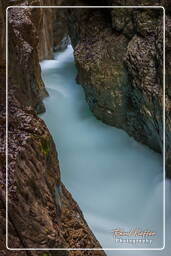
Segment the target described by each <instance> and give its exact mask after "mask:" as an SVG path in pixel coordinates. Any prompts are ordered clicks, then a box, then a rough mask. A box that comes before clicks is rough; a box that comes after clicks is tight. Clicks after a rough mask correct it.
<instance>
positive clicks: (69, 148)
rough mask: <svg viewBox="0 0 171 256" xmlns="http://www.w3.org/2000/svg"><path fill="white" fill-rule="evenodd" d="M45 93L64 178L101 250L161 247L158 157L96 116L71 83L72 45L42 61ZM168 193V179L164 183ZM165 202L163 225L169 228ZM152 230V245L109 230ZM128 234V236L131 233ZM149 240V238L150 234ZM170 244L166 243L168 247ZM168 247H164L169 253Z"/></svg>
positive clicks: (47, 119)
mask: <svg viewBox="0 0 171 256" xmlns="http://www.w3.org/2000/svg"><path fill="white" fill-rule="evenodd" d="M41 69H42V78H43V80H44V83H45V86H46V89H47V91H48V93H49V97H47V98H46V99H45V100H44V104H45V107H46V112H45V113H44V114H41V115H40V116H41V118H42V119H43V120H44V121H45V122H46V124H47V126H48V128H49V130H50V132H51V134H52V136H53V138H54V141H55V143H56V147H57V151H58V158H59V164H60V170H61V176H62V181H63V183H64V184H65V185H66V187H67V188H68V190H69V191H70V192H71V193H72V195H73V197H74V199H75V200H76V201H77V202H78V204H79V206H80V208H81V209H82V211H83V213H84V216H85V219H86V220H87V223H88V225H89V226H90V228H91V229H92V231H93V232H94V234H95V236H96V238H97V239H98V240H99V242H100V243H101V245H102V246H103V248H125V247H127V248H137V247H140V248H141V247H145V248H161V247H163V193H162V191H163V181H162V157H161V155H159V154H158V153H155V152H154V151H152V150H150V149H149V148H148V147H146V146H144V145H141V144H140V143H138V142H136V141H135V140H134V139H133V138H132V137H129V136H128V135H127V133H126V132H124V131H123V130H120V129H117V128H114V127H111V126H108V125H106V124H104V123H102V122H101V121H99V120H97V119H96V118H95V117H94V116H93V114H92V113H91V111H90V110H89V107H88V105H87V103H86V101H85V97H84V92H83V89H82V87H81V86H80V85H78V84H77V83H76V81H75V77H76V73H77V71H76V67H75V64H74V57H73V50H72V47H71V46H68V48H67V49H66V50H65V51H63V52H60V53H55V54H54V60H45V61H43V62H41ZM166 188H167V193H168V194H169V193H170V190H171V189H170V182H169V181H166ZM168 201H169V200H168ZM170 211H171V207H170V205H168V204H167V211H166V217H167V218H166V220H167V227H171V221H170V219H169V214H170ZM115 228H120V229H122V230H124V231H130V230H131V229H140V230H142V231H145V230H146V231H147V230H150V231H153V232H156V235H155V236H153V237H152V238H150V239H152V243H151V244H150V243H149V242H146V243H139V244H138V243H136V244H134V243H133V242H132V243H119V242H116V241H115V239H114V237H113V235H112V230H113V229H115ZM129 238H132V237H129ZM148 239H149V237H148ZM167 247H168V245H167ZM168 250H169V251H170V249H167V251H168ZM134 253H135V255H143V256H144V255H145V256H148V255H153V254H154V255H160V254H161V255H168V253H166V254H164V253H165V252H164V251H161V252H160V251H158V252H155V251H154V252H153V251H150V252H149V251H145V253H144V251H138V252H137V251H136V252H132V251H127V252H124V251H108V252H107V254H108V255H134Z"/></svg>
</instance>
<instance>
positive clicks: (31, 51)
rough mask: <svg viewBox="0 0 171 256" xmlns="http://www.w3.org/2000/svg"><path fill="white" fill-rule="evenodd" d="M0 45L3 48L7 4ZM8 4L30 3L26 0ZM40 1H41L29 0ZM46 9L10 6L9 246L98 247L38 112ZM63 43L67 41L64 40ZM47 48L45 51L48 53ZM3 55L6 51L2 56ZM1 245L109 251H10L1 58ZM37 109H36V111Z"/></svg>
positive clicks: (43, 93) (3, 249)
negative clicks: (63, 178) (64, 178)
mask: <svg viewBox="0 0 171 256" xmlns="http://www.w3.org/2000/svg"><path fill="white" fill-rule="evenodd" d="M2 4H3V5H2V6H1V9H0V10H1V14H2V15H1V20H0V26H1V28H2V31H3V33H2V34H1V45H0V48H1V50H2V51H3V52H4V50H5V45H4V42H5V41H4V35H5V34H4V26H3V24H4V21H5V11H4V10H5V7H7V2H6V1H3V2H2ZM8 4H14V5H15V4H16V5H20V4H22V5H28V1H9V2H8ZM29 4H32V5H41V1H29ZM41 23H42V13H41V10H39V9H10V11H9V39H10V40H9V60H10V61H9V81H8V87H9V88H8V145H9V146H8V209H9V215H8V216H9V219H8V232H9V235H8V246H9V247H10V248H71V247H74V248H81V247H85V248H90V247H92V248H100V247H101V246H100V244H99V242H98V241H97V240H96V238H95V237H94V235H93V233H92V232H91V230H90V228H89V227H88V225H87V224H86V221H85V220H84V217H83V214H82V212H81V210H80V208H79V206H78V205H77V203H76V202H75V201H74V199H73V198H72V196H71V194H70V193H69V192H68V191H67V189H66V188H65V187H64V185H63V184H62V182H61V179H60V170H59V163H58V157H57V152H56V148H55V145H54V142H53V139H52V137H51V135H50V133H49V131H48V129H47V127H46V125H45V124H44V122H43V121H42V120H41V119H40V118H38V117H37V114H36V112H42V111H44V109H43V105H42V102H41V100H42V98H43V97H44V96H46V95H47V93H46V90H45V88H44V84H43V82H42V80H41V76H40V67H39V58H40V55H39V53H38V46H39V36H40V28H41ZM62 44H63V43H62ZM45 54H46V53H44V57H45ZM4 59H5V56H4V57H3V60H4ZM0 71H1V74H2V76H1V84H0V138H1V141H2V143H1V145H0V221H1V230H0V250H1V254H2V255H10V256H11V255H46V256H47V255H60V256H62V255H71V256H72V255H74V256H75V255H89V256H91V255H99V256H100V255H105V254H104V252H103V251H93V252H91V251H85V252H82V251H65V250H64V251H9V250H7V249H6V241H5V240H6V237H5V232H6V229H5V196H6V193H5V179H6V169H5V164H6V159H5V126H6V121H5V119H6V116H5V111H6V109H5V61H1V62H0ZM35 110H36V111H35Z"/></svg>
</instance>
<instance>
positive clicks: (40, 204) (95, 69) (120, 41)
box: [0, 0, 171, 256]
mask: <svg viewBox="0 0 171 256" xmlns="http://www.w3.org/2000/svg"><path fill="white" fill-rule="evenodd" d="M141 2H142V3H139V4H140V5H141V4H142V5H143V4H144V5H149V3H148V1H141ZM68 4H69V5H83V6H86V5H91V4H92V3H91V1H82V2H81V1H73V2H72V1H70V2H69V1H58V5H68ZM97 4H98V3H94V5H97ZM103 4H104V5H121V6H122V5H134V2H133V1H126V2H125V1H119V0H118V1H107V0H106V1H103ZM155 4H156V3H155ZM9 5H37V6H39V5H40V6H41V5H47V6H48V5H57V1H55V0H48V1H44V0H31V1H21V0H15V1H2V2H1V11H0V27H1V31H2V32H1V35H0V36H1V40H0V42H1V45H0V49H2V53H3V55H2V58H1V60H0V75H1V78H0V91H1V93H0V97H1V100H0V104H1V109H0V134H1V139H2V141H3V143H2V144H1V146H0V159H1V161H0V164H1V172H0V185H1V193H0V199H1V200H0V206H1V211H0V220H1V223H2V224H3V225H2V229H1V231H0V232H1V233H0V249H1V251H2V255H19V254H20V255H99V256H100V255H105V253H104V252H103V251H68V252H67V251H45V253H44V252H42V251H22V252H17V251H8V250H7V249H5V178H6V176H5V50H4V49H5V8H6V7H7V6H9ZM150 5H151V3H150ZM158 5H164V6H165V7H166V24H167V25H166V164H167V168H166V171H167V175H168V176H169V177H170V175H171V174H170V173H171V169H170V168H171V167H170V161H171V160H170V129H171V127H170V89H169V82H170V56H171V55H170V46H169V42H170V24H171V23H170V8H169V3H168V2H164V3H163V2H161V3H160V2H159V1H158ZM162 17H163V9H157V10H154V9H150V10H146V9H144V10H141V9H139V10H133V9H129V10H125V9H120V11H119V12H118V11H116V9H112V10H110V9H105V10H104V9H91V10H88V9H86V8H85V9H71V8H70V9H64V10H63V11H61V12H58V10H56V9H39V8H36V9H27V8H26V9H22V8H20V9H13V8H11V9H9V45H8V47H9V60H10V61H9V74H8V86H9V98H8V113H9V124H8V129H9V151H8V161H9V164H8V181H9V185H8V198H9V241H8V245H9V247H10V248H22V247H23V248H65V247H68V248H74V247H76V248H83V247H85V248H100V247H101V245H100V244H99V242H98V241H97V239H96V238H95V236H94V235H93V233H92V231H91V230H90V228H89V227H88V225H87V223H86V221H85V219H84V216H83V214H82V211H81V209H80V208H79V206H78V204H77V203H76V202H75V201H74V199H73V198H72V195H71V194H70V193H69V192H68V190H67V189H66V188H65V186H64V185H63V183H62V182H61V175H60V168H59V162H58V156H57V152H56V150H57V151H58V148H57V149H55V144H54V141H53V139H52V136H51V134H50V133H49V130H48V129H47V127H46V125H45V123H44V122H43V121H42V120H41V119H40V118H39V117H38V116H37V114H40V113H42V112H44V111H45V107H44V104H43V101H42V100H43V98H44V97H46V96H48V93H47V90H46V89H45V86H44V83H43V81H42V78H41V70H40V65H39V61H41V60H43V59H51V58H52V57H53V51H54V50H61V49H65V47H66V46H67V45H68V43H69V41H70V40H71V43H72V46H73V48H74V56H75V62H76V66H77V71H78V75H77V82H78V83H79V84H81V85H82V86H83V88H84V92H85V95H86V100H87V102H88V104H89V107H90V109H91V111H92V112H93V113H94V115H95V116H96V117H97V118H98V119H100V120H102V121H103V122H105V123H107V124H109V125H112V126H115V127H118V128H122V129H124V130H125V131H127V132H128V134H129V135H131V136H133V137H134V138H135V139H136V140H137V141H140V142H141V143H143V144H146V145H148V146H149V147H151V148H152V149H154V150H155V151H157V152H160V153H162V145H163V124H162V118H163V117H162V116H163V75H162V74H163V62H162V60H163V48H162V46H163V30H162V28H163V18H162ZM147 21H148V22H147ZM40 230H41V232H40Z"/></svg>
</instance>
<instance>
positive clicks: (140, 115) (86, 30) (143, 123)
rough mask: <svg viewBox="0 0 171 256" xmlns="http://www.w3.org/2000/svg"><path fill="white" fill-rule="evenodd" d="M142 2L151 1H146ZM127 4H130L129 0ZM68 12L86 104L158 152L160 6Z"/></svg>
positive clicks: (160, 141) (160, 129) (169, 169)
mask: <svg viewBox="0 0 171 256" xmlns="http://www.w3.org/2000/svg"><path fill="white" fill-rule="evenodd" d="M87 3H88V1H84V2H83V4H84V5H86V4H87ZM142 3H143V4H145V5H150V4H149V2H148V1H146V2H145V3H144V2H143V1H142ZM126 4H127V5H131V4H132V5H134V4H133V1H126ZM140 4H141V3H140ZM158 4H161V5H162V3H158ZM106 5H125V1H124V3H123V1H106ZM165 6H166V10H168V11H167V15H166V23H167V41H166V66H167V76H166V161H167V173H168V176H169V175H170V174H171V166H170V161H171V159H170V154H171V150H170V139H171V137H170V132H171V126H170V123H171V119H170V110H171V108H170V107H171V105H170V89H169V81H170V71H169V66H170V64H169V63H170V43H169V42H170V29H169V28H170V24H171V23H170V22H171V20H170V13H169V9H167V6H168V5H167V3H165ZM67 17H68V25H69V34H70V37H71V42H72V45H73V47H74V55H75V61H76V65H77V69H78V76H77V80H78V83H80V84H81V85H82V86H83V88H84V91H85V95H86V99H87V102H88V104H89V106H90V109H91V110H92V111H93V113H94V114H95V115H96V117H97V118H99V119H101V120H102V121H104V122H106V123H108V124H110V125H113V126H116V127H118V128H122V129H124V130H126V131H127V132H128V133H129V134H130V135H131V136H133V137H135V139H136V140H138V141H140V142H142V143H144V144H146V145H148V146H150V147H151V148H152V149H154V150H156V151H158V152H162V145H163V122H162V118H163V10H162V9H106V10H104V9H91V10H87V9H78V10H70V11H68V16H67ZM167 63H168V64H167Z"/></svg>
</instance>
